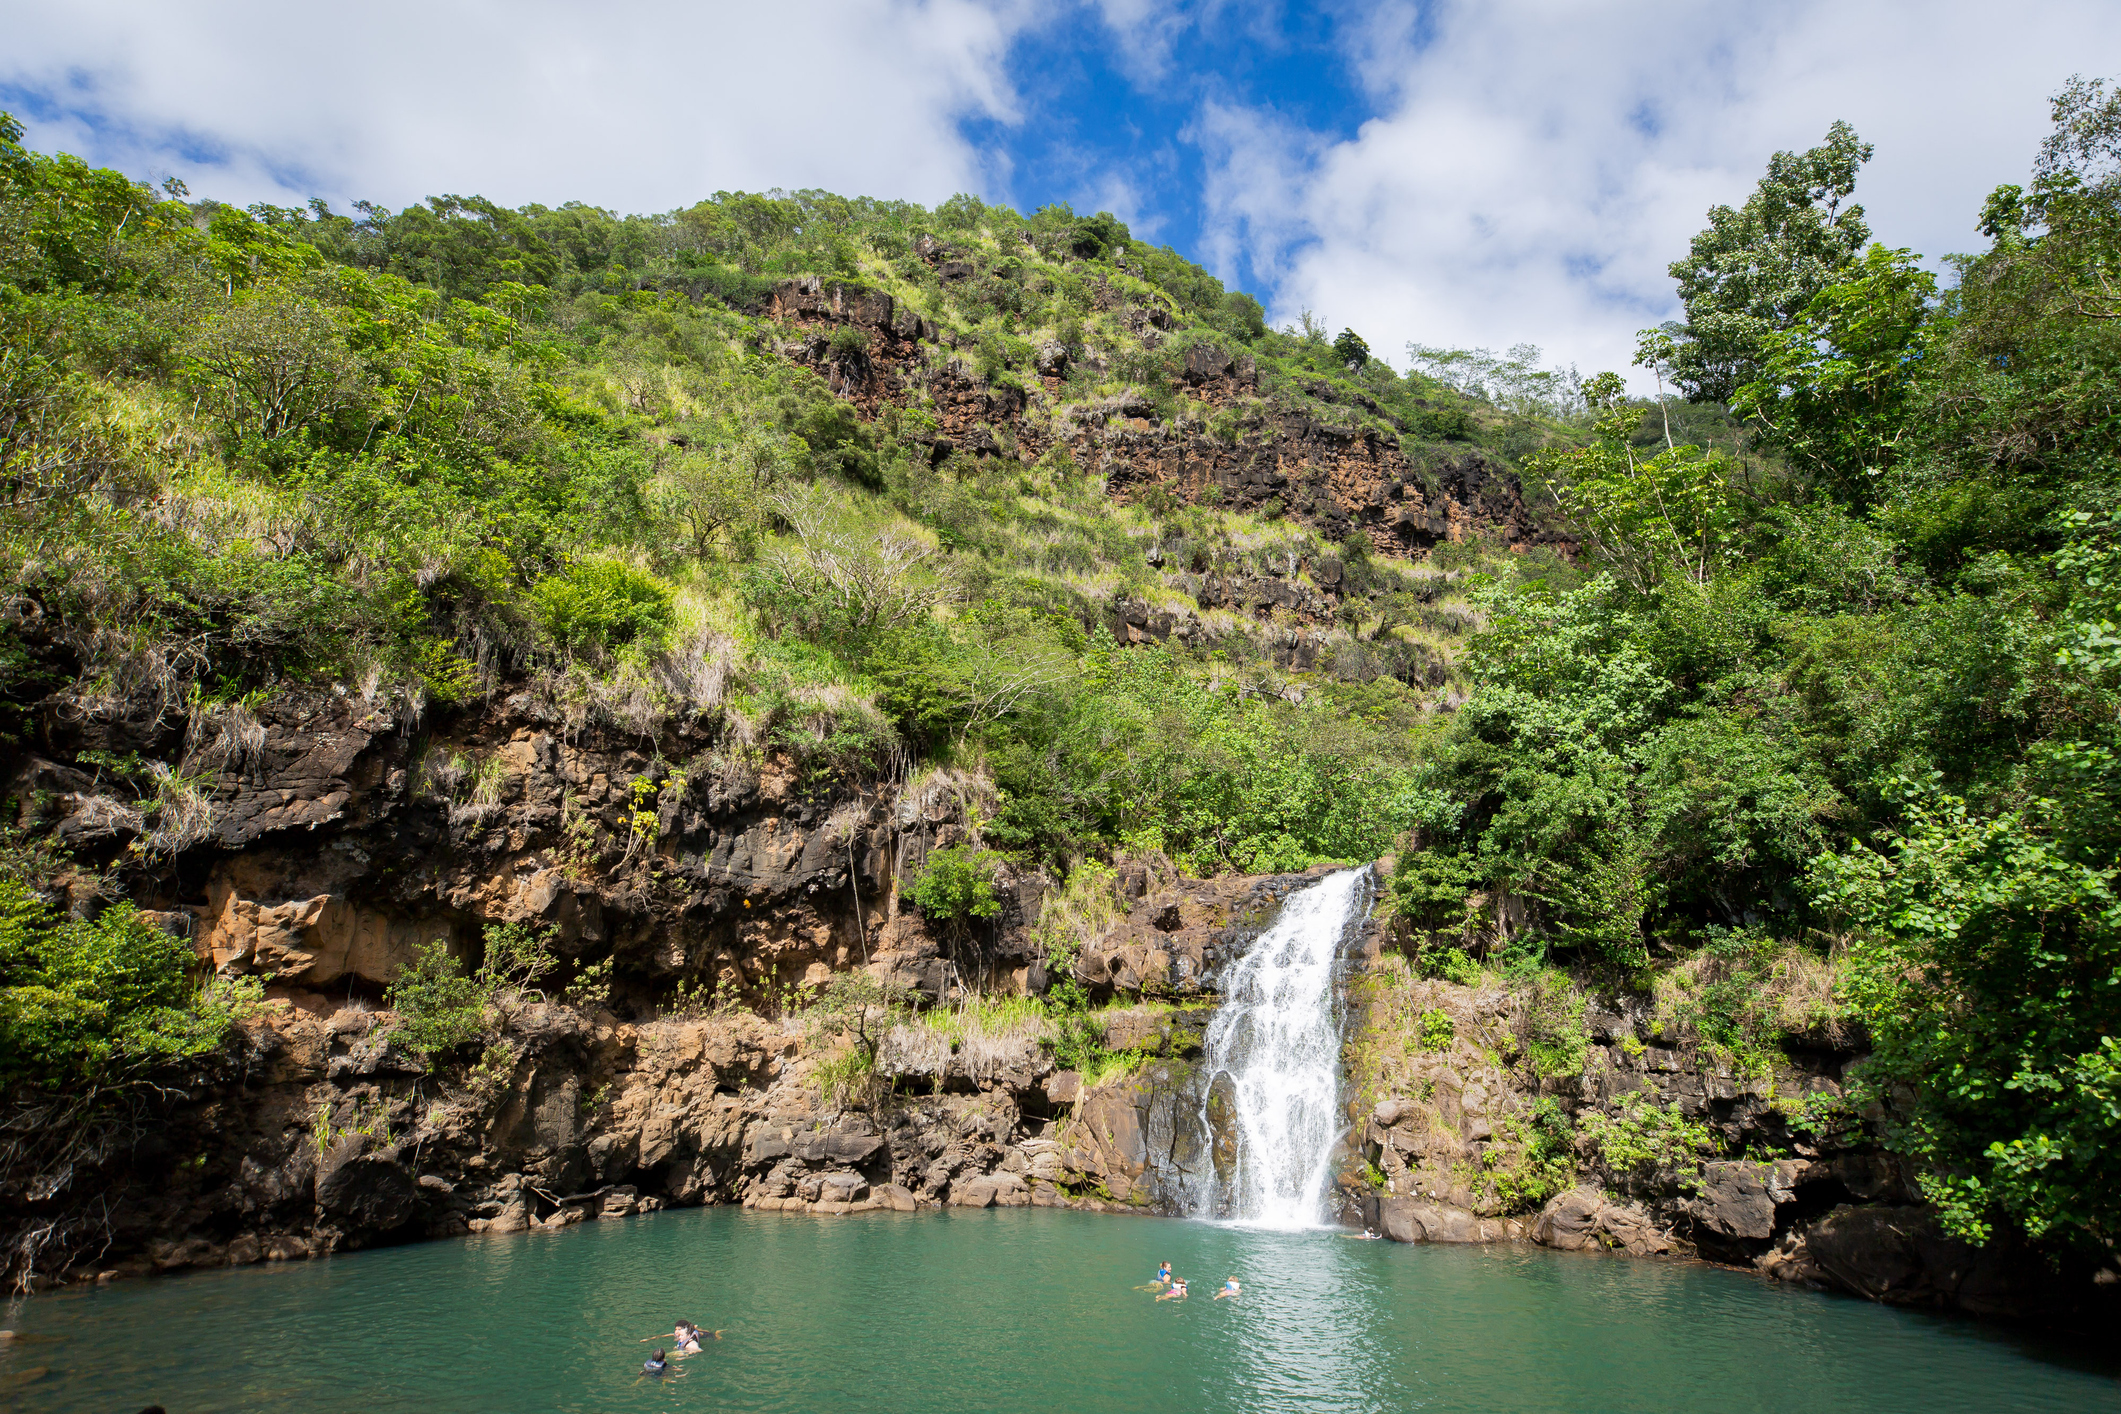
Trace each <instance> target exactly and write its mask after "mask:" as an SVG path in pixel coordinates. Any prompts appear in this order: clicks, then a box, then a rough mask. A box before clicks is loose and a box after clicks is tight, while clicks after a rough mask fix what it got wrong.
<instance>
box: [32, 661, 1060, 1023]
mask: <svg viewBox="0 0 2121 1414" xmlns="http://www.w3.org/2000/svg"><path fill="white" fill-rule="evenodd" d="M186 727H187V724H186V723H185V722H184V721H183V720H182V719H181V718H177V719H173V720H170V721H167V722H164V723H154V722H146V723H139V724H133V725H131V726H126V725H124V724H120V726H119V727H118V728H112V727H111V726H110V725H109V724H103V725H102V727H101V730H99V731H98V732H97V733H95V735H96V737H97V739H98V741H101V742H103V743H105V745H104V748H103V749H105V750H117V749H125V750H140V751H142V752H143V754H144V753H148V752H159V753H160V754H164V755H169V756H172V757H176V756H181V755H182V754H183V753H182V751H181V750H180V749H179V748H178V747H177V746H176V744H175V743H176V741H177V740H181V739H182V737H183V735H184V734H185V731H186ZM246 734H247V736H248V737H249V738H250V744H249V745H248V746H247V747H246V748H245V749H244V750H243V751H242V752H241V753H240V754H239V755H236V756H235V757H233V758H232V759H227V760H224V761H222V762H221V763H220V765H219V767H218V769H217V770H215V771H213V772H212V773H211V774H208V775H206V776H205V788H206V789H205V795H206V798H207V800H208V801H210V803H211V826H210V829H209V830H208V831H207V832H206V834H205V837H204V838H203V839H201V840H199V841H197V842H196V843H194V844H193V845H192V847H190V848H188V849H186V850H185V851H184V852H183V853H182V854H181V855H180V856H179V867H178V869H177V871H176V875H175V878H174V880H173V881H172V882H171V883H169V884H167V885H165V886H164V888H165V893H164V895H163V896H161V897H159V898H156V899H154V900H152V902H153V903H154V906H155V907H156V908H157V909H158V910H159V911H160V915H161V916H162V917H163V919H164V920H165V921H166V923H167V925H168V926H170V927H172V928H173V929H176V930H178V931H181V932H184V933H185V934H187V935H188V936H190V937H192V938H193V939H194V941H195V943H196V945H197V947H198V949H199V951H200V953H201V955H202V957H203V958H204V959H206V960H207V961H209V962H210V963H211V964H212V966H213V967H214V968H215V969H216V970H218V971H220V972H222V973H224V974H235V973H254V974H260V975H264V976H267V977H269V978H271V979H272V987H273V991H274V993H275V994H276V995H282V996H285V997H287V998H288V999H289V1000H290V1001H292V1002H294V1003H295V1004H296V1005H298V1006H301V1007H304V1008H307V1009H309V1010H312V1011H316V1010H322V1009H326V1008H327V1006H328V1003H327V1002H326V1000H325V997H326V996H327V995H329V996H333V997H337V998H338V999H340V1000H344V999H345V998H346V997H347V996H349V995H367V996H370V997H373V996H375V995H377V994H378V993H379V992H380V989H381V988H382V987H383V986H384V985H385V984H386V983H387V982H388V981H389V980H390V978H391V977H392V976H393V975H394V973H395V971H396V969H397V968H398V967H399V966H400V965H401V964H402V963H404V962H405V961H407V960H408V959H409V958H410V957H411V955H412V951H413V949H414V948H415V947H416V946H418V945H420V944H422V943H425V942H428V941H430V940H432V939H436V938H440V939H444V940H446V941H448V942H449V943H450V944H451V945H452V947H453V948H454V949H455V950H457V951H459V952H460V953H464V952H467V951H468V950H469V949H470V948H471V947H472V946H473V943H474V940H475V939H476V937H477V936H478V934H479V932H480V931H481V929H483V927H484V926H486V925H487V924H490V923H495V922H524V923H533V924H538V925H550V926H551V927H552V928H553V929H554V930H555V937H556V939H557V942H558V945H559V948H560V951H561V953H562V954H563V956H564V957H566V958H568V959H593V958H601V957H607V956H608V957H610V958H611V959H612V960H613V963H614V967H615V975H616V977H617V979H618V985H619V988H620V992H621V995H622V996H625V995H628V993H629V989H632V990H634V991H637V992H639V993H641V994H643V995H647V994H658V995H659V994H660V993H661V992H663V991H667V989H668V986H669V984H670V983H671V982H672V981H674V980H676V979H679V978H696V979H699V980H700V981H701V982H702V983H703V984H707V985H714V986H719V987H721V988H722V989H723V991H724V995H725V997H726V998H727V999H730V1000H749V999H751V998H753V997H756V996H758V995H760V994H763V993H765V992H768V991H771V990H773V989H775V988H777V987H783V986H785V985H787V984H788V983H790V982H794V981H799V980H802V979H803V978H805V977H806V976H807V977H816V976H820V975H823V974H825V973H827V972H831V971H842V970H846V969H847V968H849V967H853V966H859V965H861V964H862V963H864V962H865V961H867V960H874V959H877V958H882V959H884V960H885V961H886V962H887V963H888V962H892V961H894V960H899V961H903V962H904V963H905V966H904V967H902V968H901V975H902V978H903V980H906V981H908V982H909V983H911V984H913V985H915V986H917V987H920V988H923V989H925V990H926V991H927V992H928V993H929V994H930V995H931V996H940V995H941V992H942V990H943V989H944V988H945V987H947V986H950V985H955V984H956V974H951V976H950V977H949V978H947V979H946V976H945V973H946V972H947V970H948V969H946V968H943V967H940V966H928V965H925V964H927V963H930V962H932V961H934V960H935V959H936V958H939V957H941V956H943V955H944V954H945V953H947V952H948V951H949V949H948V948H947V946H946V940H943V939H938V938H935V937H932V936H930V933H929V930H928V929H927V928H926V927H925V926H924V925H923V924H922V922H921V920H919V919H918V918H917V917H914V916H912V915H910V914H901V913H900V912H899V910H898V904H897V897H896V895H897V887H896V886H897V880H898V878H899V876H900V874H901V873H902V871H904V870H906V869H908V868H911V867H915V866H917V864H918V863H919V861H920V860H921V858H923V857H924V856H925V853H926V851H927V850H928V849H930V848H932V847H935V846H936V845H940V844H948V843H951V842H952V841H954V840H956V839H957V838H959V837H960V836H961V834H962V823H963V822H962V802H961V801H959V800H958V799H957V798H956V797H954V796H953V795H951V794H950V792H949V791H948V790H945V789H934V790H930V791H927V792H925V793H912V794H908V793H904V792H893V793H891V795H890V798H889V799H887V798H886V795H885V793H884V792H882V791H880V790H837V791H832V792H822V791H819V790H817V789H814V788H811V787H808V786H806V785H805V784H804V783H803V782H802V781H801V780H799V779H798V778H797V776H796V774H795V772H794V770H793V769H792V768H791V767H790V766H789V765H788V764H787V763H786V762H783V761H780V760H777V759H775V758H772V757H770V756H769V757H766V758H763V759H761V758H758V757H757V756H755V755H752V754H748V753H742V752H737V751H726V752H725V751H724V750H722V749H721V743H719V742H718V741H717V740H716V739H714V738H711V737H709V736H707V735H705V734H704V733H700V732H697V731H695V730H694V729H692V728H690V727H687V726H685V725H682V724H680V725H678V726H676V727H674V728H670V729H667V730H666V731H665V732H664V734H663V737H662V739H654V740H642V739H640V738H628V737H626V736H624V735H622V734H619V733H615V732H612V733H595V732H584V731H580V730H576V729H571V728H570V726H569V725H568V723H567V722H566V721H565V720H564V719H563V718H562V717H561V716H560V714H559V713H558V712H557V711H556V710H555V709H554V708H553V707H552V706H551V705H549V704H547V703H543V702H541V701H538V700H535V699H533V698H531V697H529V696H527V695H524V694H517V695H515V696H511V697H508V698H506V699H505V700H503V701H501V702H499V703H496V704H494V705H492V706H490V707H488V708H485V709H483V710H482V711H479V712H477V713H475V714H473V715H471V716H469V717H466V718H459V719H456V720H454V721H451V722H448V723H446V724H444V725H441V726H439V727H434V726H428V725H426V724H423V723H422V722H421V721H420V720H419V718H418V716H417V714H415V713H414V712H412V711H410V710H408V709H407V708H406V707H405V705H404V704H402V703H398V702H394V701H391V700H388V699H381V700H373V701H371V700H364V699H362V698H361V697H359V696H357V695H351V694H343V693H332V692H313V693H306V694H292V695H287V696H283V697H280V698H277V699H275V700H274V701H273V702H271V703H270V704H268V705H266V706H265V707H264V708H262V709H260V715H259V716H257V717H256V718H254V719H251V720H250V721H249V722H248V724H247V728H246ZM88 735H89V734H87V733H83V739H82V740H81V741H80V742H79V743H78V745H79V746H83V747H85V746H88V745H91V744H95V743H92V742H91V741H89V740H88V739H87V737H88ZM67 744H69V745H76V743H67ZM98 787H99V782H98V781H97V780H96V779H94V778H92V777H91V776H90V775H89V774H88V773H86V772H84V771H80V770H77V769H74V768H70V767H64V766H60V765H58V764H56V763H54V762H53V761H51V760H49V759H47V758H45V757H43V756H39V755H27V756H24V757H22V758H20V759H18V760H17V761H16V763H15V765H14V769H13V771H12V775H11V779H10V780H9V782H8V786H7V794H8V796H9V797H10V798H11V799H13V800H14V801H16V802H18V803H19V808H20V810H21V812H22V816H23V821H22V823H24V824H41V825H43V826H46V827H49V828H50V829H51V830H52V832H53V834H54V835H55V836H57V837H59V838H62V839H65V840H67V841H69V842H80V841H82V840H85V839H90V838H106V839H107V842H111V843H119V844H122V843H124V842H125V841H126V840H128V839H131V838H138V837H140V836H141V835H142V834H143V833H144V831H145V828H146V827H145V825H144V824H143V822H142V821H141V819H140V817H139V814H138V812H137V811H136V810H134V809H133V808H132V807H131V806H129V805H128V804H126V803H125V802H124V801H123V800H122V799H121V798H119V797H118V796H117V794H116V793H115V792H112V791H110V790H109V789H108V788H104V789H101V790H99V788H98ZM1002 883H1003V893H1004V902H1005V905H1006V913H1005V916H1004V917H1003V919H1002V920H1001V921H1000V924H999V926H998V927H996V928H995V929H992V930H990V932H989V933H988V934H987V935H986V936H985V937H984V938H983V940H982V944H983V945H982V949H981V957H980V959H979V965H980V966H982V967H984V968H985V969H986V970H987V973H988V974H989V975H987V976H986V977H985V978H984V980H986V981H988V982H990V983H994V982H999V983H1002V984H1003V985H1009V984H1011V983H1012V982H1013V983H1015V984H1018V985H1020V984H1021V981H1022V977H1023V973H1024V971H1025V969H1026V968H1027V967H1028V966H1029V964H1030V963H1031V961H1032V957H1033V949H1032V948H1031V947H1030V946H1029V944H1028V943H1027V942H1026V941H1025V938H1024V932H1025V929H1026V928H1027V927H1028V925H1030V924H1032V923H1035V922H1036V920H1037V915H1038V910H1039V907H1040V900H1041V899H1042V897H1043V893H1044V882H1043V880H1042V879H1041V878H1040V876H1037V875H1017V874H1012V875H1009V876H1007V877H1005V878H1004V879H1003V881H1002Z"/></svg>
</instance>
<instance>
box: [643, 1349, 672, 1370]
mask: <svg viewBox="0 0 2121 1414" xmlns="http://www.w3.org/2000/svg"><path fill="white" fill-rule="evenodd" d="M669 1368H670V1356H669V1354H668V1353H667V1352H665V1351H661V1350H658V1351H657V1352H656V1353H655V1354H653V1355H651V1356H649V1357H648V1358H647V1359H646V1360H643V1361H642V1362H641V1373H642V1374H644V1375H660V1374H662V1373H663V1372H664V1371H666V1370H668V1369H669Z"/></svg>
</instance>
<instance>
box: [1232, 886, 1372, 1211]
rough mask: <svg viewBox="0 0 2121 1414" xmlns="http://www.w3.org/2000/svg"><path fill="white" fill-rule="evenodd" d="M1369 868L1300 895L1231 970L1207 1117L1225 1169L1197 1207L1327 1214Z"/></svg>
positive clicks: (1296, 896) (1294, 898) (1290, 896)
mask: <svg viewBox="0 0 2121 1414" xmlns="http://www.w3.org/2000/svg"><path fill="white" fill-rule="evenodd" d="M1369 878H1370V871H1369V870H1368V869H1367V868H1363V869H1348V870H1344V871H1342V872H1341V873H1338V874H1333V875H1329V876H1328V877H1326V878H1324V879H1321V880H1319V881H1318V882H1317V883H1315V884H1312V885H1310V886H1309V887H1307V888H1304V889H1302V890H1300V891H1298V892H1296V893H1293V894H1291V895H1289V897H1288V900H1287V901H1286V902H1285V903H1284V904H1283V905H1282V911H1281V917H1280V918H1278V919H1277V920H1276V921H1275V923H1274V926H1273V927H1271V928H1269V929H1268V930H1267V931H1266V932H1264V933H1262V934H1260V935H1259V938H1258V940H1257V941H1255V942H1254V943H1253V944H1252V946H1251V947H1250V948H1249V949H1247V950H1246V952H1245V955H1244V956H1243V957H1242V958H1240V959H1238V960H1237V961H1236V962H1235V963H1233V964H1232V965H1231V966H1230V968H1229V970H1228V971H1227V972H1226V973H1225V974H1224V977H1223V988H1222V990H1223V1004H1222V1006H1221V1007H1220V1008H1219V1009H1218V1010H1217V1011H1216V1013H1215V1019H1214V1020H1213V1021H1211V1022H1210V1023H1209V1025H1208V1035H1207V1064H1206V1075H1207V1079H1208V1086H1207V1095H1206V1104H1205V1106H1204V1112H1203V1116H1202V1118H1203V1120H1204V1121H1205V1122H1206V1123H1207V1125H1208V1128H1209V1129H1210V1130H1211V1132H1213V1133H1215V1134H1216V1136H1217V1151H1218V1159H1217V1162H1216V1165H1215V1167H1216V1171H1217V1176H1216V1180H1215V1183H1214V1185H1213V1187H1212V1189H1211V1191H1210V1193H1209V1194H1208V1195H1206V1197H1207V1202H1206V1203H1204V1204H1202V1205H1201V1208H1200V1209H1197V1210H1205V1211H1208V1212H1218V1213H1222V1214H1225V1215H1227V1216H1229V1217H1233V1218H1237V1219H1239V1220H1241V1221H1245V1222H1253V1223H1259V1224H1262V1225H1264V1226H1268V1227H1277V1228H1300V1227H1311V1226H1315V1225H1316V1224H1318V1223H1321V1222H1323V1221H1324V1220H1325V1216H1326V1214H1325V1193H1326V1184H1327V1182H1328V1181H1329V1180H1330V1178H1331V1177H1332V1174H1331V1166H1332V1155H1333V1145H1334V1141H1335V1140H1336V1139H1338V1138H1339V1137H1340V1132H1341V1129H1342V1128H1343V1124H1342V1117H1341V1114H1340V1017H1339V1007H1338V1004H1337V1003H1338V996H1337V989H1336V988H1335V987H1334V969H1335V966H1336V964H1337V963H1338V962H1339V960H1340V954H1341V947H1342V943H1343V941H1344V940H1345V939H1346V937H1347V935H1348V933H1349V931H1350V930H1351V929H1352V928H1353V927H1354V926H1355V925H1357V924H1358V923H1360V922H1361V921H1362V918H1363V916H1364V915H1365V914H1366V913H1367V912H1368V909H1369V903H1370V888H1369ZM1216 1110H1220V1111H1221V1113H1220V1114H1217V1113H1215V1111H1216Z"/></svg>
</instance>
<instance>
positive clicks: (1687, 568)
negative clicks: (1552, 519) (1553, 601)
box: [1527, 373, 1737, 594]
mask: <svg viewBox="0 0 2121 1414" xmlns="http://www.w3.org/2000/svg"><path fill="white" fill-rule="evenodd" d="M1623 389H1624V385H1623V384H1622V382H1621V380H1620V375H1619V374H1617V373H1601V374H1599V375H1598V376H1597V377H1596V378H1593V379H1592V380H1591V381H1590V382H1589V383H1588V384H1586V385H1585V387H1584V394H1585V397H1586V398H1587V399H1588V401H1589V402H1590V405H1591V407H1592V408H1593V410H1594V411H1595V412H1596V414H1597V422H1596V424H1595V430H1596V432H1597V440H1596V441H1594V442H1593V443H1591V445H1589V446H1587V447H1571V448H1567V449H1565V450H1554V449H1550V450H1547V451H1543V452H1541V453H1539V454H1538V455H1536V456H1534V457H1533V458H1532V459H1531V460H1530V461H1529V462H1528V463H1527V466H1528V468H1529V469H1531V470H1533V471H1535V472H1537V473H1539V474H1542V475H1544V476H1545V477H1546V478H1547V481H1548V484H1549V486H1550V487H1551V488H1552V489H1553V492H1554V497H1555V499H1556V500H1558V501H1559V502H1560V503H1561V507H1562V509H1563V510H1564V511H1566V512H1567V513H1568V515H1569V518H1570V519H1571V520H1572V521H1574V522H1575V523H1576V525H1577V527H1578V528H1579V529H1581V530H1582V532H1583V535H1584V538H1585V539H1586V540H1587V541H1588V542H1589V543H1590V545H1591V548H1592V549H1593V550H1594V551H1595V552H1596V553H1597V555H1598V557H1599V559H1600V560H1602V561H1603V562H1604V563H1605V564H1606V565H1607V566H1609V567H1610V568H1611V569H1612V571H1613V573H1614V574H1615V575H1616V576H1617V577H1618V578H1619V579H1620V580H1621V581H1622V582H1623V583H1625V584H1626V585H1627V586H1628V587H1629V588H1631V589H1633V590H1635V591H1636V592H1637V593H1645V594H1646V593H1648V592H1649V591H1650V590H1651V589H1653V588H1654V587H1655V586H1656V585H1657V584H1658V583H1659V582H1661V581H1662V580H1663V579H1664V578H1665V577H1666V576H1668V575H1670V574H1673V573H1675V572H1676V573H1678V574H1680V575H1682V576H1684V578H1685V579H1687V580H1690V581H1692V582H1693V583H1695V584H1697V585H1698V584H1706V583H1707V582H1708V581H1709V579H1710V577H1711V575H1712V573H1713V571H1714V569H1715V567H1716V565H1717V563H1718V561H1719V560H1720V559H1721V558H1722V556H1723V554H1724V552H1725V549H1726V547H1727V542H1728V540H1729V538H1730V535H1731V532H1732V530H1733V528H1734V526H1735V525H1736V522H1737V516H1736V507H1735V504H1734V496H1733V491H1732V486H1731V480H1732V474H1733V473H1734V471H1735V470H1736V463H1735V462H1733V461H1732V459H1731V458H1730V457H1729V456H1726V455H1724V454H1722V453H1719V452H1704V451H1703V450H1702V449H1701V448H1699V447H1692V446H1671V445H1667V446H1666V448H1665V450H1664V451H1662V452H1659V453H1658V454H1657V455H1656V456H1653V457H1643V456H1642V455H1640V454H1639V453H1638V452H1637V451H1636V449H1635V446H1634V444H1633V442H1632V441H1631V440H1630V437H1631V434H1632V433H1633V432H1634V430H1635V429H1636V427H1637V426H1639V425H1640V424H1641V422H1642V407H1641V405H1639V404H1637V403H1632V402H1629V401H1628V400H1627V399H1626V398H1624V397H1623V396H1622V392H1623Z"/></svg>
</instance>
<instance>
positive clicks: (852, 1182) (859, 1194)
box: [817, 1169, 869, 1203]
mask: <svg viewBox="0 0 2121 1414" xmlns="http://www.w3.org/2000/svg"><path fill="white" fill-rule="evenodd" d="M817 1196H818V1201H819V1202H820V1203H859V1202H861V1201H862V1200H863V1199H864V1198H867V1197H868V1196H869V1180H868V1179H866V1178H863V1177H862V1176H861V1175H860V1174H858V1173H855V1172H854V1171H853V1170H851V1169H842V1170H840V1171H839V1172H838V1173H828V1174H826V1175H825V1176H824V1177H823V1178H822V1179H820V1180H819V1181H818V1195H817Z"/></svg>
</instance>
